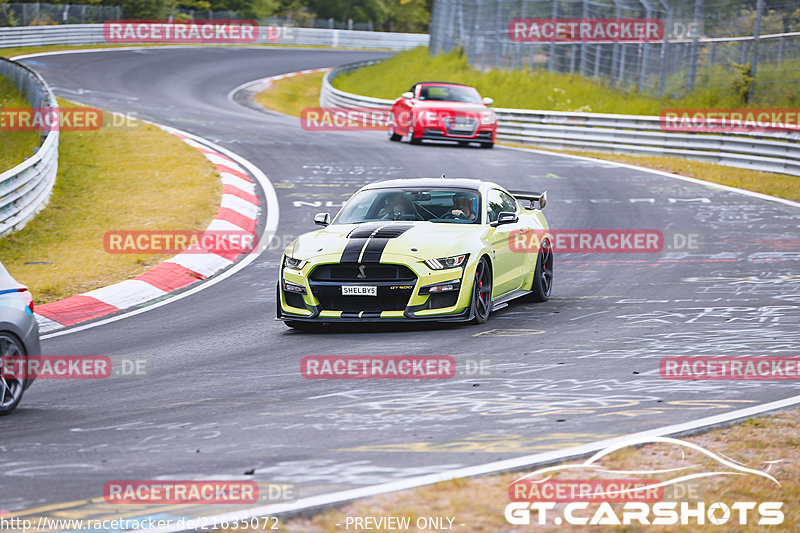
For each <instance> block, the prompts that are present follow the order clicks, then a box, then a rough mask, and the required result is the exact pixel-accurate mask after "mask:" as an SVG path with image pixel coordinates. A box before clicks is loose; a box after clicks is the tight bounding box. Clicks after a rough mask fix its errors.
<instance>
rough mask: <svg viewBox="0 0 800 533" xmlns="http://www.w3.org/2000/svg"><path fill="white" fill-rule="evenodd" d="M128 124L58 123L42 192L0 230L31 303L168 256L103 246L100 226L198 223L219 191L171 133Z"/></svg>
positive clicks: (195, 226) (202, 224)
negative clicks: (67, 127) (53, 165)
mask: <svg viewBox="0 0 800 533" xmlns="http://www.w3.org/2000/svg"><path fill="white" fill-rule="evenodd" d="M59 103H60V105H61V106H62V107H63V106H68V107H77V106H76V104H73V103H71V102H67V101H61V100H60V101H59ZM136 124H137V126H138V127H135V128H131V129H124V130H123V129H108V128H103V129H100V130H98V131H62V132H61V140H60V146H59V165H58V179H57V181H56V185H55V188H54V189H53V194H52V196H51V197H50V202H49V203H48V205H47V207H46V208H45V209H44V210H43V211H42V212H41V213H39V215H37V216H36V218H34V219H33V220H32V221H31V222H30V223H28V225H27V226H25V227H24V228H23V229H22V230H20V231H18V232H16V233H13V234H11V235H9V236H6V237H5V238H3V239H0V259H2V261H3V264H4V265H5V266H6V268H8V270H9V271H10V272H11V274H12V275H13V276H14V277H15V278H17V280H18V281H19V282H20V283H24V284H25V285H28V287H29V288H30V289H31V292H32V293H33V295H34V298H35V302H36V303H37V304H42V303H47V302H51V301H55V300H60V299H62V298H66V297H68V296H72V295H74V294H79V293H82V292H85V291H88V290H92V289H96V288H98V287H103V286H106V285H109V284H111V283H115V282H118V281H122V280H125V279H129V278H131V277H134V276H137V275H138V274H141V273H142V272H144V271H145V270H147V269H149V268H150V267H152V266H154V265H156V264H158V263H160V262H161V261H163V260H164V259H167V258H168V257H169V256H168V255H153V254H136V255H132V254H131V255H129V254H109V253H106V252H105V250H104V248H103V234H104V233H105V232H106V231H109V230H202V229H205V228H206V226H207V225H208V224H209V222H210V221H211V220H212V219H213V217H214V214H215V213H216V209H217V206H218V205H219V199H220V197H221V194H222V185H221V183H220V181H219V174H218V173H217V171H216V169H215V168H214V166H213V165H211V163H209V162H208V160H206V159H205V157H203V155H202V154H201V153H200V152H199V151H197V150H195V149H194V148H191V147H190V146H188V145H187V144H186V143H184V142H183V141H181V140H180V139H178V138H177V137H175V136H173V135H170V134H168V133H166V132H164V131H162V130H161V129H159V128H157V127H155V126H152V125H149V124H143V123H138V122H137V123H136ZM31 261H44V262H46V263H47V264H29V262H31Z"/></svg>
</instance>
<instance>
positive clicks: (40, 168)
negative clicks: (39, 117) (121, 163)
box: [0, 58, 59, 236]
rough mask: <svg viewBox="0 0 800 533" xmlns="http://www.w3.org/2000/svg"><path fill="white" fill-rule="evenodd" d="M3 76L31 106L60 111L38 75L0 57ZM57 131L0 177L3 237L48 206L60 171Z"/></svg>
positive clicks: (46, 137)
mask: <svg viewBox="0 0 800 533" xmlns="http://www.w3.org/2000/svg"><path fill="white" fill-rule="evenodd" d="M0 76H3V77H5V78H7V79H9V80H11V82H12V83H13V84H14V86H15V87H16V88H17V90H19V92H21V93H22V94H23V95H24V96H25V98H26V99H27V100H28V102H29V103H30V105H31V106H32V107H36V108H55V109H57V108H58V103H57V102H56V98H55V96H53V93H52V91H50V88H49V87H48V86H47V84H46V83H45V82H44V80H43V79H42V78H41V77H39V75H38V74H36V72H34V71H32V70H31V69H29V68H28V67H26V66H24V65H21V64H19V63H15V62H13V61H9V60H7V59H3V58H0ZM58 136H59V132H58V128H56V129H53V130H50V131H44V132H43V134H42V137H43V142H42V144H41V146H39V147H38V149H37V150H36V153H35V154H33V155H32V156H31V157H29V158H28V159H26V160H25V161H24V162H22V163H20V164H19V165H17V166H16V167H14V168H12V169H10V170H7V171H5V172H3V173H2V174H0V236H3V235H7V234H8V233H11V232H12V231H16V230H18V229H20V228H22V227H23V226H24V225H25V224H27V223H28V222H29V221H30V220H31V219H32V218H33V217H34V216H36V213H38V212H39V211H41V209H42V208H43V207H44V206H45V205H46V204H47V200H48V199H49V198H50V193H51V192H52V190H53V185H54V184H55V182H56V173H57V171H58Z"/></svg>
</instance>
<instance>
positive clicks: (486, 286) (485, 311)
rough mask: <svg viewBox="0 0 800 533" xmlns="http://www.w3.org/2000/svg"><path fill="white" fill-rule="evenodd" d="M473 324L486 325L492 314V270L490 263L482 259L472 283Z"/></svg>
mask: <svg viewBox="0 0 800 533" xmlns="http://www.w3.org/2000/svg"><path fill="white" fill-rule="evenodd" d="M470 305H471V306H472V315H473V319H472V323H473V324H485V323H486V321H487V320H489V314H490V313H491V312H492V269H491V267H490V266H489V261H487V260H486V258H485V257H482V258H481V260H480V261H478V266H477V267H476V268H475V279H474V281H473V283H472V303H471V304H470Z"/></svg>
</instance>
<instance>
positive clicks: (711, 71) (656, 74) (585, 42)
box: [431, 0, 800, 97]
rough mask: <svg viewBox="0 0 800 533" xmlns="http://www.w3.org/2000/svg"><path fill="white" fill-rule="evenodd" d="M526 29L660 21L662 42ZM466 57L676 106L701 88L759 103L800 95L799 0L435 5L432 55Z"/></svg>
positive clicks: (527, 0)
mask: <svg viewBox="0 0 800 533" xmlns="http://www.w3.org/2000/svg"><path fill="white" fill-rule="evenodd" d="M782 2H784V3H782ZM524 19H536V20H539V21H540V23H541V22H543V21H544V20H552V19H556V20H560V21H562V22H569V21H576V20H580V21H584V20H589V21H591V20H594V19H637V20H643V19H647V20H650V19H655V20H658V21H659V22H660V24H661V25H662V27H663V32H662V35H661V36H660V37H659V38H658V39H657V40H656V39H648V40H647V42H597V41H598V39H596V35H594V34H593V37H588V36H586V35H584V36H583V38H578V39H575V40H566V39H561V40H559V37H555V35H559V34H558V33H555V34H552V35H547V34H544V35H541V36H540V33H539V31H538V30H539V29H540V28H542V26H541V25H539V26H537V27H536V28H532V26H534V24H533V23H531V24H529V25H528V26H525V25H520V26H515V25H514V22H518V23H521V21H522V20H524ZM515 28H517V29H518V30H519V31H521V33H518V32H515ZM526 30H533V31H527V32H526ZM563 36H564V35H563V33H562V34H561V37H562V38H563ZM548 37H549V38H550V40H549V41H548V40H547V38H548ZM458 47H462V48H463V50H464V52H465V53H466V55H467V57H468V58H469V61H470V63H471V64H472V65H474V66H476V67H478V68H481V69H488V68H493V67H496V68H501V69H522V68H527V69H531V70H537V69H544V70H547V71H550V72H560V73H579V74H581V75H583V76H586V77H591V78H598V79H603V80H605V81H606V82H608V83H609V84H610V85H612V86H617V87H623V88H635V89H638V90H640V91H643V92H644V91H646V92H651V93H655V94H659V95H662V94H665V93H666V94H670V95H673V96H680V95H683V94H685V93H688V92H691V91H692V90H694V88H695V87H696V86H697V84H698V83H699V82H700V81H702V82H703V85H704V86H705V87H708V88H709V90H717V91H737V90H743V91H750V92H751V94H750V95H749V97H752V91H753V90H765V91H794V90H795V87H796V84H797V83H798V81H800V5H798V3H797V1H796V0H776V1H774V2H770V3H769V9H768V8H767V6H765V2H764V0H757V2H756V3H755V6H753V4H752V3H750V2H746V1H744V0H738V1H737V0H734V1H733V2H731V1H729V0H435V3H434V8H433V15H432V20H431V52H432V53H437V52H447V51H450V50H453V49H455V48H458ZM759 70H764V72H763V73H762V74H763V75H762V77H761V78H759V84H758V86H756V87H754V88H753V89H750V88H749V80H748V78H749V77H751V76H753V75H754V74H756V73H757V72H758V71H759ZM762 78H763V81H762Z"/></svg>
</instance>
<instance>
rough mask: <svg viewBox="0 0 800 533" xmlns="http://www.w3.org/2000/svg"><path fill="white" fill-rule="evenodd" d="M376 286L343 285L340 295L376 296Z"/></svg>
mask: <svg viewBox="0 0 800 533" xmlns="http://www.w3.org/2000/svg"><path fill="white" fill-rule="evenodd" d="M377 295H378V287H375V286H374V285H344V286H342V296H377Z"/></svg>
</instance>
